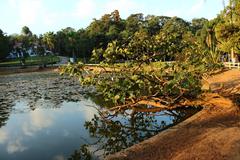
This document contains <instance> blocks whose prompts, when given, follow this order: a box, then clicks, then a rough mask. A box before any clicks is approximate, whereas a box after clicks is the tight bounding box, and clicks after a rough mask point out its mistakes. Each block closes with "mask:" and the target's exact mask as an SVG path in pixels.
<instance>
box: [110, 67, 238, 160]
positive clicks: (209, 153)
mask: <svg viewBox="0 0 240 160" xmlns="http://www.w3.org/2000/svg"><path fill="white" fill-rule="evenodd" d="M205 83H206V85H209V87H208V88H209V89H210V90H212V92H214V94H212V93H211V94H208V93H207V94H205V96H204V98H203V101H206V102H207V103H211V104H212V106H211V107H209V106H208V107H205V108H203V110H202V111H200V112H199V113H197V114H196V115H194V116H193V117H191V118H189V119H187V120H186V121H184V122H182V123H180V124H179V125H177V126H174V127H172V128H170V129H167V130H166V131H163V132H161V133H159V134H158V135H156V136H154V137H152V138H150V139H148V140H146V141H143V142H142V143H139V144H137V145H134V146H132V147H130V148H128V149H126V150H124V151H122V152H118V153H116V154H114V155H110V156H108V157H106V159H108V160H117V159H118V160H120V159H121V160H122V159H124V160H194V159H197V160H206V159H207V160H240V106H239V104H238V101H239V97H240V96H239V95H240V71H239V70H230V71H226V72H223V73H221V74H218V75H215V76H212V77H210V78H208V79H207V82H205Z"/></svg>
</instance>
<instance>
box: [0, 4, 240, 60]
mask: <svg viewBox="0 0 240 160" xmlns="http://www.w3.org/2000/svg"><path fill="white" fill-rule="evenodd" d="M239 6H240V4H239V2H238V1H237V0H230V4H229V5H228V6H227V7H225V9H224V10H223V11H222V12H221V13H220V14H219V15H218V16H217V17H216V18H214V19H212V20H207V19H205V18H196V19H193V20H192V21H191V22H188V21H185V20H183V19H181V18H179V17H167V16H155V15H148V16H145V17H144V15H143V14H142V13H138V14H132V15H130V16H129V17H127V18H126V19H122V18H121V17H120V13H119V12H118V10H115V11H113V12H112V13H110V14H105V15H103V16H102V17H101V18H100V19H93V21H92V22H91V23H90V25H89V26H88V27H86V28H85V29H79V30H75V29H73V28H71V27H67V28H64V29H62V30H60V31H57V32H56V33H55V32H47V33H44V34H41V35H39V36H37V35H35V34H33V33H32V32H31V31H30V29H29V28H28V27H26V26H25V27H23V28H22V32H21V34H14V35H6V34H4V32H3V31H1V32H0V58H1V59H2V58H4V57H6V55H7V54H8V53H9V52H10V51H11V50H12V49H13V47H14V45H15V44H16V42H21V43H22V45H23V47H24V48H30V47H31V46H33V45H38V46H42V47H44V48H45V49H47V50H50V51H52V52H54V53H58V54H59V55H62V56H69V57H78V58H81V59H83V60H84V61H86V60H89V59H90V57H91V56H92V55H93V56H95V58H96V57H97V58H98V59H99V61H100V60H101V59H102V58H103V56H107V54H106V52H105V55H104V51H105V50H106V49H107V48H108V47H109V45H110V43H111V42H113V41H114V42H115V47H117V46H118V45H125V46H128V47H127V48H128V49H129V50H130V51H131V52H137V53H138V54H139V56H140V55H143V53H144V52H153V50H154V52H159V53H161V54H159V57H158V58H157V59H158V60H159V59H160V60H175V59H181V58H183V56H184V55H183V54H182V53H183V51H184V52H193V50H191V49H190V48H191V46H192V45H196V43H197V44H198V47H200V48H201V50H202V52H203V54H206V57H208V58H211V59H213V60H214V61H219V60H220V55H221V54H223V53H229V54H232V57H233V56H234V55H233V54H234V53H239V48H240V47H239V43H240V41H239V39H240V32H239V30H240V7H239ZM153 42H154V45H155V46H154V47H152V48H151V47H149V46H151V44H152V43H153ZM147 43H149V44H147ZM111 45H114V43H113V44H112V43H111ZM112 47H114V46H112ZM40 49H41V48H40ZM117 52H120V51H117ZM125 57H126V56H125ZM134 58H137V57H132V59H134ZM115 59H118V60H126V59H125V58H124V55H120V56H119V55H118V56H116V57H115ZM95 60H96V59H95Z"/></svg>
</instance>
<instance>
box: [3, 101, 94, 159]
mask: <svg viewBox="0 0 240 160" xmlns="http://www.w3.org/2000/svg"><path fill="white" fill-rule="evenodd" d="M86 104H92V103H91V102H90V101H84V102H64V103H63V104H62V106H61V108H60V109H59V108H48V109H46V108H43V109H41V108H37V109H35V110H34V111H31V110H26V109H27V107H26V102H24V101H20V102H17V103H16V105H15V107H14V113H12V114H11V115H10V117H9V120H8V121H7V124H6V125H5V126H3V127H2V128H0V159H4V160H5V159H6V160H7V159H24V160H27V159H35V160H36V159H41V160H42V159H61V158H63V157H67V156H69V154H71V153H72V152H73V150H74V149H77V148H79V146H80V145H81V144H85V143H91V142H93V141H94V138H90V137H89V134H88V131H87V130H86V129H85V127H84V122H85V121H86V120H91V118H93V115H94V113H96V110H95V109H94V108H91V107H87V106H86ZM21 108H22V109H21ZM86 140H87V142H86Z"/></svg>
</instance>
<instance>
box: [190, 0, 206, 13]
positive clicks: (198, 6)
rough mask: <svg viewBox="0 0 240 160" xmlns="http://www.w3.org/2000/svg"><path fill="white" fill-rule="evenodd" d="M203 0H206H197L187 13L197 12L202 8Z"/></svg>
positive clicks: (204, 0)
mask: <svg viewBox="0 0 240 160" xmlns="http://www.w3.org/2000/svg"><path fill="white" fill-rule="evenodd" d="M205 2H206V0H198V1H197V3H196V4H194V5H193V6H192V7H191V9H190V11H189V13H190V14H196V13H198V12H199V11H200V10H201V9H202V8H203V6H204V3H205Z"/></svg>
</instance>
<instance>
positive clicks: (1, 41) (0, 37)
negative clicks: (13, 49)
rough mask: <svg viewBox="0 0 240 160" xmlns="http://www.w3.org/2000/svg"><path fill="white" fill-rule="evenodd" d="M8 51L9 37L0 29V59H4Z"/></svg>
mask: <svg viewBox="0 0 240 160" xmlns="http://www.w3.org/2000/svg"><path fill="white" fill-rule="evenodd" d="M8 53H9V39H8V37H7V36H6V35H5V34H4V33H3V31H2V30H1V29H0V60H2V59H4V58H5V57H6V56H7V54H8Z"/></svg>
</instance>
